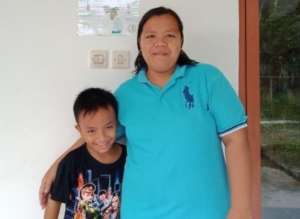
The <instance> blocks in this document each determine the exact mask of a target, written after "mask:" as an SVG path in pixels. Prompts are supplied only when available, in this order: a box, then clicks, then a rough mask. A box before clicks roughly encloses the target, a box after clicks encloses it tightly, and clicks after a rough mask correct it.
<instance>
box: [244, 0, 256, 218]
mask: <svg viewBox="0 0 300 219" xmlns="http://www.w3.org/2000/svg"><path fill="white" fill-rule="evenodd" d="M259 64H260V63H259V0H251V1H247V0H239V95H240V97H241V99H242V102H243V104H244V106H245V109H246V112H247V115H248V139H249V145H250V150H251V169H252V183H251V185H252V212H253V219H260V218H261V177H260V176H261V154H260V151H261V144H260V78H259V76H260V74H259Z"/></svg>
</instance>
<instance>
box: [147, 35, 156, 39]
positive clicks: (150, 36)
mask: <svg viewBox="0 0 300 219" xmlns="http://www.w3.org/2000/svg"><path fill="white" fill-rule="evenodd" d="M154 37H155V35H154V34H148V35H146V39H151V38H154Z"/></svg>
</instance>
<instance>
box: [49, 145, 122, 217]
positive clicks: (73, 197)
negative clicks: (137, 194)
mask: <svg viewBox="0 0 300 219" xmlns="http://www.w3.org/2000/svg"><path fill="white" fill-rule="evenodd" d="M121 147H122V153H121V156H120V158H119V159H118V160H117V161H115V162H114V163H111V164H103V163H100V162H99V161H97V160H96V159H95V158H93V157H92V156H91V155H90V154H89V152H88V150H87V147H86V145H85V144H84V145H82V146H80V147H79V148H77V149H75V150H73V151H71V152H70V153H69V154H68V155H66V157H65V158H64V159H63V160H62V161H61V162H60V164H59V166H58V170H57V175H56V178H55V180H54V183H53V185H52V188H51V198H52V199H53V200H56V201H59V202H64V203H65V204H66V211H65V217H64V218H65V219H71V218H72V219H77V218H86V219H102V218H111V219H115V218H119V217H120V216H119V209H120V194H121V183H122V180H123V171H124V164H125V160H126V148H125V147H124V146H121Z"/></svg>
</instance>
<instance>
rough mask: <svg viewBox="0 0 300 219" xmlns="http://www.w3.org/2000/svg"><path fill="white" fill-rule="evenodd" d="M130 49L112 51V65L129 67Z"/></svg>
mask: <svg viewBox="0 0 300 219" xmlns="http://www.w3.org/2000/svg"><path fill="white" fill-rule="evenodd" d="M129 56H130V52H129V51H128V50H115V51H113V53H112V67H113V68H129Z"/></svg>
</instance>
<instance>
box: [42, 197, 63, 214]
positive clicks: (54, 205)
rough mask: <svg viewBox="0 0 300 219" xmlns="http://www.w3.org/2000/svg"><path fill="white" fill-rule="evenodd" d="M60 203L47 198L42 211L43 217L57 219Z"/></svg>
mask: <svg viewBox="0 0 300 219" xmlns="http://www.w3.org/2000/svg"><path fill="white" fill-rule="evenodd" d="M60 205H61V203H60V202H58V201H54V200H52V199H51V198H49V200H48V202H47V206H46V209H45V213H44V219H57V218H58V214H59V210H60Z"/></svg>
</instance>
